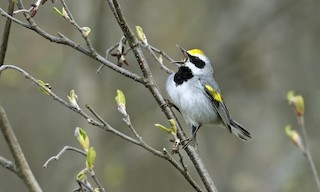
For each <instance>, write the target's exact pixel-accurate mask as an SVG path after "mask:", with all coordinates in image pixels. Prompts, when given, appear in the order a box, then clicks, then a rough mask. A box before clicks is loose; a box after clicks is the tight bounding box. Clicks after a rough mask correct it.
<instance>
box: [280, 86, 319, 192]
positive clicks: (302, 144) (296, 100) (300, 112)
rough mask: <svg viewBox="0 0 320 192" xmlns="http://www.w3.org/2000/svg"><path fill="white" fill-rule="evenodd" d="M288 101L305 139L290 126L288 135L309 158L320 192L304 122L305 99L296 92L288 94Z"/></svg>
mask: <svg viewBox="0 0 320 192" xmlns="http://www.w3.org/2000/svg"><path fill="white" fill-rule="evenodd" d="M287 99H288V101H289V104H290V105H291V106H292V109H293V111H294V112H295V115H296V117H297V121H298V124H299V125H300V127H301V130H302V133H303V139H301V137H300V135H299V134H298V133H297V132H295V131H293V130H290V129H291V128H290V126H289V129H287V128H286V133H287V135H288V136H289V137H290V139H291V140H292V141H293V142H294V143H295V144H297V146H298V147H299V149H300V150H301V151H302V153H303V154H304V156H305V157H306V158H307V160H308V162H309V165H310V167H311V170H312V173H313V176H314V179H315V181H316V184H317V188H318V191H319V192H320V179H319V175H318V172H317V169H316V166H315V164H314V161H313V158H312V155H311V152H310V147H309V144H308V142H309V138H308V135H307V130H306V125H305V122H304V99H303V97H302V96H301V95H295V94H294V91H289V92H288V94H287ZM301 140H302V141H301Z"/></svg>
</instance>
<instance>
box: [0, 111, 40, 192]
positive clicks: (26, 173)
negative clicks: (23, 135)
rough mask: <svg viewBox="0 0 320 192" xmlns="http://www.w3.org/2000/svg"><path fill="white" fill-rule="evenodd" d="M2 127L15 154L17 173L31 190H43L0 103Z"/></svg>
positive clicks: (0, 122) (36, 191)
mask: <svg viewBox="0 0 320 192" xmlns="http://www.w3.org/2000/svg"><path fill="white" fill-rule="evenodd" d="M0 129H1V131H2V134H3V136H4V138H5V140H6V142H7V144H8V146H9V149H10V151H11V154H12V155H13V158H14V161H15V164H16V169H17V172H16V173H17V175H18V176H19V177H20V178H21V179H22V180H23V182H24V183H25V184H26V186H27V188H28V189H29V191H34V192H42V190H41V188H40V186H39V184H38V182H37V180H36V179H35V177H34V176H33V174H32V171H31V170H30V168H29V165H28V163H27V160H26V159H25V157H24V155H23V152H22V150H21V148H20V145H19V142H18V140H17V138H16V136H15V134H14V132H13V130H12V127H11V125H10V123H9V120H8V118H7V116H6V113H5V111H4V109H3V108H2V106H1V105H0Z"/></svg>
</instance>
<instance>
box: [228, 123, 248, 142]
mask: <svg viewBox="0 0 320 192" xmlns="http://www.w3.org/2000/svg"><path fill="white" fill-rule="evenodd" d="M230 124H231V132H232V133H233V134H235V135H236V136H237V137H239V138H240V139H241V140H243V141H248V139H249V138H251V134H250V133H249V132H248V131H247V130H245V128H244V127H243V126H242V125H240V124H239V123H238V122H236V121H235V120H233V119H230Z"/></svg>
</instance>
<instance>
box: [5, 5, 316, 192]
mask: <svg viewBox="0 0 320 192" xmlns="http://www.w3.org/2000/svg"><path fill="white" fill-rule="evenodd" d="M33 2H34V1H33V0H28V1H24V3H25V5H30V4H31V3H33ZM67 3H68V5H69V7H70V9H71V11H72V12H73V14H74V17H75V19H76V21H77V22H78V24H79V25H81V26H87V27H90V28H91V29H92V32H91V34H90V39H91V40H92V42H93V45H94V47H95V48H96V50H97V51H98V52H99V53H100V54H101V55H103V56H104V55H105V51H106V50H107V49H108V48H110V47H111V46H113V45H114V44H116V43H117V42H118V41H119V39H120V38H121V36H122V32H121V31H120V28H119V27H118V25H117V23H116V22H115V19H114V17H113V15H112V13H111V11H110V9H109V7H108V5H107V3H106V1H98V0H96V1H86V0H73V1H67ZM120 4H121V6H122V9H123V12H124V14H125V16H126V19H127V21H128V23H129V24H130V26H131V27H132V29H134V26H135V25H139V26H141V27H142V28H143V29H144V32H145V34H146V35H147V38H148V42H149V43H150V44H152V45H153V46H155V47H157V48H160V49H162V50H164V51H166V52H167V53H168V54H169V55H170V56H171V57H172V58H174V59H181V57H182V55H181V52H180V51H179V49H177V47H176V44H179V45H181V46H182V47H184V48H186V49H191V48H201V49H202V50H204V52H205V53H206V54H207V55H208V56H209V57H210V58H211V60H212V61H213V65H214V70H215V78H216V80H217V81H218V82H219V84H220V87H221V90H222V93H223V95H224V99H225V101H226V103H227V105H228V107H229V110H230V112H231V114H232V116H233V117H234V118H235V119H236V120H237V121H239V122H241V124H243V125H244V126H245V127H246V128H247V129H248V130H249V131H250V132H251V133H252V137H253V139H252V140H251V141H250V142H248V143H244V142H242V141H240V140H238V139H237V138H236V137H234V136H233V135H230V134H229V133H228V132H227V131H226V130H224V129H221V128H217V127H212V126H206V127H203V128H202V129H200V132H199V133H198V143H199V147H198V148H199V151H200V154H201V156H202V157H203V160H204V162H205V164H206V166H207V167H208V170H209V173H210V174H211V176H212V177H213V180H214V182H215V184H216V185H217V188H218V189H219V191H238V192H248V191H252V192H255V191H260V192H270V191H290V192H296V191H315V190H316V185H315V182H314V179H313V176H312V173H311V170H310V168H309V165H308V164H307V161H306V159H305V158H304V157H303V155H302V154H301V152H300V151H299V150H298V149H297V148H296V147H295V146H294V145H293V144H292V143H291V141H290V140H289V139H288V138H287V136H286V135H285V134H284V127H285V126H286V125H287V124H292V125H293V126H294V127H295V128H297V130H298V131H299V132H300V129H299V128H298V126H297V124H296V119H295V116H294V114H293V112H292V110H291V108H290V107H289V106H288V103H287V101H286V94H287V91H289V90H292V89H293V90H296V91H297V92H298V93H300V94H302V95H303V96H304V98H305V100H306V102H305V104H306V119H305V120H306V126H307V132H308V134H309V136H310V138H309V139H310V147H311V152H312V154H313V156H314V160H315V164H316V166H317V167H318V168H319V167H320V153H319V148H318V147H319V145H320V139H319V138H320V131H319V114H320V102H319V96H320V89H319V88H320V85H319V81H320V76H319V74H318V73H319V71H320V64H319V60H320V54H319V50H320V20H319V18H320V11H319V9H320V2H319V1H316V0H306V1H289V0H281V1H276V0H269V1H265V0H243V1H239V0H223V1H222V0H220V1H211V0H206V1H205V0H202V1H185V0H176V1H170V0H163V1H153V0H131V1H120ZM53 6H56V7H58V8H59V9H61V5H60V4H59V3H58V2H57V3H55V4H54V5H53V4H52V3H51V2H50V1H48V2H47V3H46V4H45V5H43V6H41V7H40V9H39V12H38V13H37V15H36V16H35V18H34V20H35V21H36V22H37V24H38V25H39V26H40V27H41V28H43V29H44V30H46V31H47V32H48V33H50V34H53V35H56V34H57V32H61V33H63V34H65V35H66V36H68V37H69V38H71V39H72V40H74V41H76V42H79V43H80V44H83V45H84V41H83V40H82V39H81V36H80V34H79V32H78V31H76V30H75V29H74V28H73V26H72V25H70V24H69V23H67V22H66V21H65V20H64V19H62V18H61V17H59V16H58V15H57V14H56V13H55V12H54V11H53V9H52V7H53ZM0 7H1V8H2V9H6V8H7V1H1V2H0ZM16 17H17V18H20V19H23V17H22V16H21V15H17V16H16ZM4 23H5V18H4V17H0V28H1V33H2V29H3V26H4ZM145 55H146V57H147V59H148V62H149V64H150V66H151V68H152V71H153V74H154V78H155V80H156V81H157V84H158V86H159V87H160V88H161V91H162V93H163V94H164V95H166V93H165V88H164V87H165V81H166V78H167V74H166V73H165V72H164V71H162V70H160V69H159V67H158V66H157V64H156V62H155V61H154V60H153V59H152V58H151V57H150V56H149V55H148V52H147V51H145ZM112 60H113V61H114V62H116V61H115V60H114V59H112ZM127 60H128V62H129V63H130V66H124V67H125V68H128V69H129V70H132V71H135V72H137V73H139V74H140V72H139V68H138V65H137V62H136V61H135V60H134V58H133V56H132V53H129V54H128V56H127ZM5 63H6V64H13V65H17V66H19V67H21V68H23V69H25V70H26V71H27V72H29V73H30V74H31V75H33V76H34V77H35V78H37V79H41V80H43V81H45V82H49V83H50V85H51V86H52V87H53V91H54V92H55V93H56V94H58V95H59V96H60V97H62V98H65V99H67V98H66V96H67V95H68V94H69V91H70V90H71V89H75V91H76V93H77V95H78V97H79V105H80V106H81V107H82V108H84V105H85V104H90V105H91V106H92V107H93V108H94V109H95V110H96V111H97V112H98V113H99V114H100V115H101V116H102V117H103V118H104V119H105V120H106V121H107V122H109V123H110V124H111V125H112V126H113V127H115V128H116V129H118V130H120V131H123V132H126V133H128V134H129V133H130V132H129V131H128V128H127V127H126V125H125V123H124V122H123V121H122V120H121V118H122V117H121V115H120V114H119V113H118V111H117V109H116V104H115V102H114V97H115V94H116V89H121V90H122V91H123V92H124V93H125V95H126V96H127V110H128V112H129V114H130V116H131V120H132V123H133V125H134V126H135V128H136V129H137V131H138V132H139V133H140V134H141V136H142V137H143V139H144V140H145V141H146V142H147V143H148V144H150V145H151V146H153V147H155V148H157V149H159V150H161V149H162V148H163V147H166V148H167V149H170V147H171V143H169V142H168V140H169V136H168V135H167V134H165V133H163V132H162V131H160V130H159V129H156V128H154V126H153V124H155V123H161V124H164V125H168V123H167V120H166V118H165V117H164V115H163V114H162V112H161V110H160V109H159V107H158V105H157V103H156V102H155V101H154V100H153V97H152V95H151V94H150V93H148V92H147V90H146V89H145V87H144V86H141V85H140V84H138V83H136V82H133V81H131V80H129V79H128V78H125V77H123V76H121V75H119V74H117V73H115V72H113V71H112V70H110V69H108V68H104V69H103V70H102V73H101V74H100V75H97V74H96V70H97V68H98V67H99V66H100V64H99V63H98V62H96V61H94V60H92V59H90V58H88V57H86V56H85V55H82V54H80V53H78V52H76V51H74V50H73V49H71V48H69V47H66V46H62V45H58V44H55V43H51V42H49V41H47V40H45V39H44V38H42V37H40V36H39V35H37V34H36V33H34V32H33V31H30V30H27V29H25V28H23V27H21V26H18V25H16V24H13V25H12V33H11V36H10V41H9V47H8V52H7V57H6V61H5ZM166 64H167V65H168V66H169V67H170V68H171V69H174V70H176V69H175V67H174V66H171V64H169V63H166ZM0 100H1V103H2V105H3V106H4V108H5V109H6V112H7V115H8V117H9V120H10V121H11V124H12V126H13V128H14V131H15V133H16V134H17V137H18V139H19V141H20V144H21V146H22V149H23V150H24V153H25V156H26V157H27V159H28V162H29V163H30V166H31V168H32V170H33V171H34V174H35V176H36V178H37V179H38V181H39V183H40V185H41V187H42V189H43V190H44V191H71V190H72V189H75V188H76V187H77V184H76V182H75V178H76V175H77V173H78V172H79V171H80V170H81V169H82V168H83V167H84V165H85V160H84V158H83V157H82V156H80V155H79V154H76V153H73V152H69V153H66V154H64V155H63V156H62V158H61V159H60V160H59V161H57V162H52V163H51V164H49V166H48V168H47V169H43V168H42V165H43V163H44V162H45V161H46V160H47V159H48V158H49V157H51V156H52V155H55V154H56V153H57V152H58V151H60V150H61V149H62V147H63V146H65V145H70V146H77V147H80V146H79V144H78V143H77V141H76V138H75V137H74V136H73V134H74V133H73V132H74V129H75V127H76V126H79V127H82V128H84V129H85V130H86V131H87V133H88V134H89V137H90V140H91V145H93V146H94V147H95V149H96V151H97V162H96V163H97V164H96V174H97V175H98V177H99V178H100V180H101V182H102V183H103V185H104V186H105V188H106V189H107V191H115V192H123V191H154V192H158V191H159V192H160V191H193V189H192V188H191V187H190V185H189V184H188V183H187V182H186V181H185V180H184V178H183V177H182V176H181V175H180V174H179V173H178V172H177V171H176V170H175V169H173V167H172V166H171V165H170V164H169V163H167V162H166V161H163V160H161V159H159V158H157V157H155V156H153V155H152V154H150V153H148V152H146V151H145V150H143V149H141V148H139V147H137V146H134V145H132V144H130V143H128V142H126V141H123V140H122V139H119V138H118V137H116V136H114V135H112V134H110V133H107V132H105V131H103V130H100V129H98V128H95V127H92V126H90V125H88V123H87V122H86V120H85V119H83V118H81V117H80V116H79V115H77V114H75V113H74V112H72V111H71V110H69V109H67V108H65V107H64V106H62V105H61V104H58V103H57V102H55V101H53V100H52V99H51V98H50V97H48V96H45V95H44V94H42V93H41V92H40V91H39V90H38V88H37V87H36V86H34V85H33V84H32V83H31V82H30V81H28V80H26V79H25V78H24V77H22V76H21V75H20V74H18V73H17V72H14V71H5V72H4V73H2V74H1V79H0ZM178 116H179V115H178ZM179 118H180V119H181V122H182V123H183V125H184V128H185V130H186V131H187V130H189V128H188V127H187V126H185V124H184V121H183V119H182V118H181V116H179ZM0 155H1V156H4V157H6V158H8V159H12V157H11V155H10V153H9V150H8V147H7V145H6V143H5V142H4V139H3V136H0ZM185 161H186V162H187V164H188V165H189V170H190V172H191V175H193V176H195V178H196V180H197V181H198V182H199V183H200V180H199V178H198V177H197V176H196V173H195V170H194V168H193V167H192V166H191V164H190V162H189V161H188V158H187V156H186V157H185ZM0 191H26V188H25V186H24V184H23V183H22V182H21V181H20V179H19V178H18V177H17V176H16V175H14V174H12V173H11V172H9V171H7V170H6V169H4V168H0Z"/></svg>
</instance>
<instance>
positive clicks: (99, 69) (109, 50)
mask: <svg viewBox="0 0 320 192" xmlns="http://www.w3.org/2000/svg"><path fill="white" fill-rule="evenodd" d="M118 45H119V43H117V44H115V45H113V46H112V47H110V48H109V49H107V50H106V57H105V58H106V59H107V60H108V59H109V56H110V52H111V51H113V50H114V49H115V48H117V47H118ZM104 66H105V65H100V67H99V68H98V69H97V72H96V73H97V74H100V72H101V70H102V68H103V67H104Z"/></svg>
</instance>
